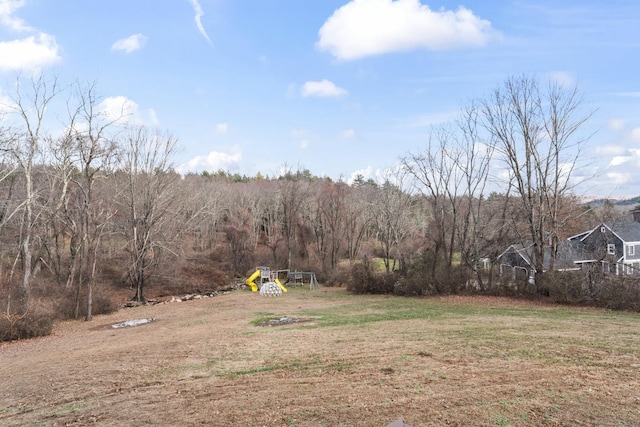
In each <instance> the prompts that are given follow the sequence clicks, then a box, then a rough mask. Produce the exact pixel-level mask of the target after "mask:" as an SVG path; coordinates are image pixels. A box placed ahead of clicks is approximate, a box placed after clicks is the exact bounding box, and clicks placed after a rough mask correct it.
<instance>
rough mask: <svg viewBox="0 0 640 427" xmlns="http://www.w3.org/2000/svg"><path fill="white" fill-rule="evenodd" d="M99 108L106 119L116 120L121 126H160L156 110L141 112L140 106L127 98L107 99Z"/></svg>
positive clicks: (113, 97) (114, 97)
mask: <svg viewBox="0 0 640 427" xmlns="http://www.w3.org/2000/svg"><path fill="white" fill-rule="evenodd" d="M99 108H100V112H101V113H102V114H103V115H104V116H105V119H107V120H114V121H116V122H118V123H120V124H131V125H153V126H157V125H158V124H159V120H158V116H157V114H156V112H155V110H153V109H149V110H147V111H140V107H139V106H138V104H137V103H136V102H135V101H133V100H131V99H129V98H127V97H126V96H111V97H108V98H105V99H104V100H103V101H102V102H101V103H100V105H99Z"/></svg>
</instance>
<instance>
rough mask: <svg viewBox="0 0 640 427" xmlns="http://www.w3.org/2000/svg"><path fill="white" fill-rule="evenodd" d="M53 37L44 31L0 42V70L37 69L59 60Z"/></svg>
mask: <svg viewBox="0 0 640 427" xmlns="http://www.w3.org/2000/svg"><path fill="white" fill-rule="evenodd" d="M58 50H59V47H58V44H57V43H56V40H55V38H54V37H52V36H49V35H47V34H44V33H40V34H38V35H37V36H29V37H27V38H24V39H20V40H11V41H8V42H0V70H3V71H8V70H22V69H30V70H33V69H38V68H41V67H45V66H48V65H53V64H55V63H56V62H58V61H59V60H60V56H59V55H58Z"/></svg>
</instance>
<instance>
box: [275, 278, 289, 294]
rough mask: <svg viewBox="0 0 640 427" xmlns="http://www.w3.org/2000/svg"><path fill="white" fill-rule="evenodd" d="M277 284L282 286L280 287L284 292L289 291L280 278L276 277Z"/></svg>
mask: <svg viewBox="0 0 640 427" xmlns="http://www.w3.org/2000/svg"><path fill="white" fill-rule="evenodd" d="M274 281H275V282H276V285H278V286H280V289H282V292H287V288H285V287H284V285H283V284H282V283H280V280H278V278H277V277H276V278H275V280H274Z"/></svg>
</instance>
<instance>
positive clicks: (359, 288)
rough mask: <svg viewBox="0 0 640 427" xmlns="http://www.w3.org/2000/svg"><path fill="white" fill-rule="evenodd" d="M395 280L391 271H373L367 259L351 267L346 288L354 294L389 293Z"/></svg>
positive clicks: (391, 291)
mask: <svg viewBox="0 0 640 427" xmlns="http://www.w3.org/2000/svg"><path fill="white" fill-rule="evenodd" d="M396 282H397V277H396V276H395V274H393V273H375V272H374V271H373V269H372V268H371V265H370V264H369V261H368V260H367V259H365V260H364V263H362V264H354V265H353V266H352V267H351V277H350V280H349V281H348V282H347V290H348V291H349V292H353V293H356V294H391V293H393V292H394V288H395V285H396Z"/></svg>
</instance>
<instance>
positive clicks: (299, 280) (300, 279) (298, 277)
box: [288, 271, 320, 290]
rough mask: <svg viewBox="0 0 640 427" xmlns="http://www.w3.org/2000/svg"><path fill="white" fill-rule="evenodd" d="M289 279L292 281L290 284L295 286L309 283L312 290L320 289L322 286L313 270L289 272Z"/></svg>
mask: <svg viewBox="0 0 640 427" xmlns="http://www.w3.org/2000/svg"><path fill="white" fill-rule="evenodd" d="M288 281H289V283H291V285H289V286H293V287H296V286H298V285H300V286H305V285H307V284H308V285H309V289H311V290H314V289H318V288H319V287H320V285H319V284H318V279H316V273H314V272H312V271H293V272H291V273H289V274H288Z"/></svg>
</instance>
